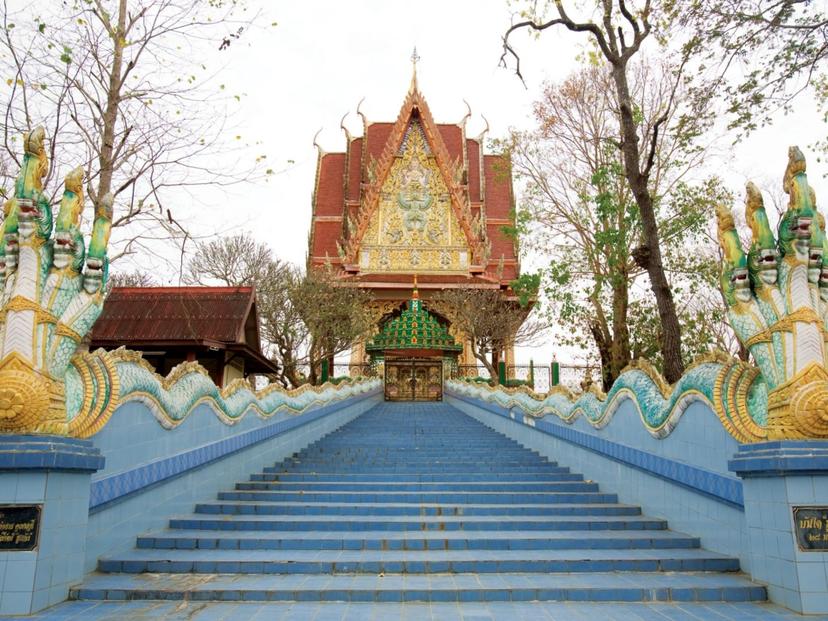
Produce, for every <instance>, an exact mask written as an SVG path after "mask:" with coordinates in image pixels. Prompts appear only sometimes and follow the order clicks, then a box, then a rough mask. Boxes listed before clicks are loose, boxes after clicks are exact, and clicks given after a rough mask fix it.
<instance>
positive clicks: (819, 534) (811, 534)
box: [793, 507, 828, 552]
mask: <svg viewBox="0 0 828 621" xmlns="http://www.w3.org/2000/svg"><path fill="white" fill-rule="evenodd" d="M793 520H794V533H796V543H797V545H798V546H799V549H800V550H802V551H803V552H828V507H794V508H793Z"/></svg>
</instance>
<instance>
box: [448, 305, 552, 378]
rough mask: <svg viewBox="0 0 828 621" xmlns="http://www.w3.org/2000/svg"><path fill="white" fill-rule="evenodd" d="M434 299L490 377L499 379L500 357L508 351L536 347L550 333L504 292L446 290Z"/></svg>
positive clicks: (526, 309) (527, 309)
mask: <svg viewBox="0 0 828 621" xmlns="http://www.w3.org/2000/svg"><path fill="white" fill-rule="evenodd" d="M434 299H435V301H436V302H438V303H439V304H440V305H441V308H445V309H446V310H447V311H448V314H450V315H451V316H452V318H453V321H454V325H455V326H457V327H458V328H459V329H460V331H461V332H464V333H465V334H466V336H467V337H468V338H469V340H470V341H471V350H472V354H473V355H474V357H475V358H477V360H479V361H480V363H481V364H483V366H484V367H486V370H487V371H488V372H489V374H490V375H489V376H490V377H497V362H498V357H499V355H500V353H501V352H503V350H504V349H506V348H507V347H508V346H510V345H532V344H535V343H536V342H537V340H538V339H539V338H540V337H541V336H543V334H545V332H546V328H547V326H546V325H545V324H543V323H542V322H540V321H537V320H535V319H527V315H529V313H530V309H529V308H522V307H521V306H520V305H519V304H517V303H516V302H514V301H510V300H507V299H506V298H505V296H504V295H503V291H501V290H500V289H446V290H445V291H441V292H440V293H439V294H438V295H437V296H435V298H434Z"/></svg>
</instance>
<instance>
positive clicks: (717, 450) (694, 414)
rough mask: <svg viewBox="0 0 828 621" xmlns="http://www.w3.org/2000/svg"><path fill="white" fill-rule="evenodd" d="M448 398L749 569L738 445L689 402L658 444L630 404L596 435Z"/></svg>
mask: <svg viewBox="0 0 828 621" xmlns="http://www.w3.org/2000/svg"><path fill="white" fill-rule="evenodd" d="M446 400H447V402H448V403H450V404H451V405H453V406H455V407H457V408H458V409H460V410H462V411H463V412H466V413H467V414H469V415H471V416H473V417H474V418H476V419H478V420H480V421H481V422H483V423H485V424H486V425H488V426H490V427H492V428H494V429H496V430H497V431H500V432H501V433H504V434H505V435H507V436H509V437H510V438H513V439H515V440H517V441H518V442H520V443H521V444H523V445H524V446H527V447H529V448H532V449H534V450H536V451H538V452H540V453H541V454H542V455H544V456H547V457H549V458H550V459H554V460H556V461H558V462H560V463H561V464H562V465H564V466H569V467H571V468H572V469H573V470H574V471H576V472H582V473H583V474H584V476H585V477H587V478H589V479H592V480H595V481H597V482H598V483H599V484H601V486H602V488H603V489H605V490H607V491H612V492H616V493H617V494H618V496H619V499H620V500H621V501H622V502H626V503H630V504H636V505H641V506H642V508H643V510H644V511H645V512H646V513H647V514H649V515H653V516H657V517H662V518H665V519H667V520H669V522H670V527H671V528H672V529H674V530H677V531H682V532H686V533H689V534H692V535H694V536H697V537H700V538H701V541H702V545H703V546H704V547H706V548H708V549H710V550H714V551H717V552H721V553H724V554H729V555H732V556H737V557H739V559H740V561H741V563H742V568H743V569H744V570H746V571H749V570H750V562H751V559H750V555H749V554H748V553H747V549H748V546H747V544H748V540H747V529H746V524H745V513H744V508H743V506H742V503H743V498H742V482H741V481H740V480H739V479H738V478H737V477H735V476H734V475H733V474H732V473H731V472H729V471H728V467H727V461H728V459H730V458H732V456H733V455H734V453H736V450H737V447H738V443H737V442H736V440H734V439H733V438H732V437H731V436H730V435H729V434H728V433H727V432H726V431H725V430H724V428H723V427H722V425H721V423H720V422H719V420H718V418H717V417H716V415H715V414H714V413H713V412H712V411H710V410H709V409H708V408H707V407H705V406H704V405H703V404H701V403H694V404H691V405H690V407H689V408H688V409H687V411H686V412H685V413H684V414H683V416H682V419H681V421H680V422H679V424H678V426H677V427H676V429H674V430H673V432H672V433H671V434H670V435H669V436H668V437H667V438H665V439H661V440H659V439H657V438H654V437H653V436H651V435H650V434H649V433H648V432H647V430H646V429H645V428H644V425H643V424H642V422H641V419H640V415H639V414H638V411H637V410H636V408H635V406H634V405H633V404H632V402H630V401H625V402H624V403H622V404H621V405H620V407H619V409H618V411H617V412H616V413H615V415H614V416H613V418H612V420H611V421H610V423H609V424H608V425H607V426H606V427H604V428H602V429H595V428H594V427H592V426H591V425H590V424H589V423H588V422H587V421H586V420H584V419H583V418H578V419H576V420H575V422H574V423H573V424H571V425H569V424H566V423H564V422H563V421H561V420H560V419H558V418H556V417H554V416H546V417H544V418H542V419H532V418H529V417H524V416H523V414H522V413H521V412H520V411H519V410H514V411H513V412H509V411H507V410H505V409H503V408H500V407H498V406H495V405H493V404H491V403H485V402H482V401H478V400H474V399H469V398H467V397H462V398H460V397H459V396H455V395H452V394H451V392H450V391H448V392H447V395H446Z"/></svg>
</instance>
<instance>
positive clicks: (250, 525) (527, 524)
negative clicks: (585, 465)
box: [139, 514, 667, 542]
mask: <svg viewBox="0 0 828 621" xmlns="http://www.w3.org/2000/svg"><path fill="white" fill-rule="evenodd" d="M169 524H170V528H171V529H184V530H196V529H201V530H218V531H223V532H225V533H226V532H227V531H274V530H275V531H303V532H307V531H331V532H336V533H340V534H343V533H348V532H353V531H357V532H362V531H380V532H388V531H398V532H410V533H421V532H423V531H438V532H444V533H448V532H457V533H463V532H466V533H474V536H475V537H482V536H485V535H482V534H480V531H483V533H490V532H493V533H514V532H515V531H518V532H519V531H524V530H528V531H550V532H554V531H589V532H595V531H603V530H611V531H618V530H665V529H666V528H667V522H666V521H665V520H660V519H657V518H648V517H642V516H640V515H632V516H615V515H610V516H592V515H586V516H584V515H575V516H503V515H481V516H468V515H429V516H423V517H418V518H417V519H412V518H411V517H410V516H405V515H403V516H372V515H366V516H363V517H362V518H361V519H359V520H343V519H342V517H341V516H338V515H327V514H322V515H317V516H312V517H308V516H293V515H291V516H284V515H279V516H271V515H256V514H229V515H227V514H225V515H221V516H220V517H212V516H210V515H206V514H191V515H183V516H177V517H172V518H170V522H169ZM142 536H143V535H142ZM469 536H471V535H469ZM139 542H140V539H139Z"/></svg>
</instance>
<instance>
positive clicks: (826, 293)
mask: <svg viewBox="0 0 828 621" xmlns="http://www.w3.org/2000/svg"><path fill="white" fill-rule="evenodd" d="M817 223H818V224H819V231H820V232H819V234H820V235H821V236H822V267H821V268H820V270H819V297H820V298H822V301H823V302H826V303H828V258H826V257H828V235H826V233H825V216H823V215H822V214H821V213H819V212H817ZM808 275H809V276H810V273H809V274H808Z"/></svg>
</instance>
